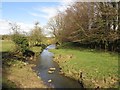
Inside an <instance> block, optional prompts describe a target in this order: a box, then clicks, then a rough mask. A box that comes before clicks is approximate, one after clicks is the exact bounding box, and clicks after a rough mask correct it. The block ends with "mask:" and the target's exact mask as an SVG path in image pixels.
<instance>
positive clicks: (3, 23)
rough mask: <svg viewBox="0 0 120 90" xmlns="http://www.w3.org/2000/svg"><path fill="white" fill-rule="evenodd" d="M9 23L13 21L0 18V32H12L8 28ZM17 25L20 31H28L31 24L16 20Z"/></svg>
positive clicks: (31, 26)
mask: <svg viewBox="0 0 120 90" xmlns="http://www.w3.org/2000/svg"><path fill="white" fill-rule="evenodd" d="M9 23H15V22H13V21H8V20H2V19H1V20H0V34H10V33H12V30H10V25H9ZM16 24H17V25H19V26H20V28H21V31H20V32H29V31H30V30H31V29H32V28H33V25H32V24H27V23H22V22H16Z"/></svg>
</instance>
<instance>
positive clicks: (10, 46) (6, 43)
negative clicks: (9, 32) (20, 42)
mask: <svg viewBox="0 0 120 90" xmlns="http://www.w3.org/2000/svg"><path fill="white" fill-rule="evenodd" d="M0 43H1V45H0V52H1V51H2V52H7V51H12V50H14V48H15V44H14V43H13V42H12V41H10V40H1V41H0Z"/></svg>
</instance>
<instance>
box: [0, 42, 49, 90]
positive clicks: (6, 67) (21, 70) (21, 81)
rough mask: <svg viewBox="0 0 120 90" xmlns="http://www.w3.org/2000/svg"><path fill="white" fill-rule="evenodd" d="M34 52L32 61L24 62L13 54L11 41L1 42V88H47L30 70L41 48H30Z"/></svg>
mask: <svg viewBox="0 0 120 90" xmlns="http://www.w3.org/2000/svg"><path fill="white" fill-rule="evenodd" d="M11 47H12V48H11ZM31 49H32V50H33V51H35V55H36V56H35V58H34V60H29V61H26V60H25V58H24V57H22V56H20V55H18V54H15V52H13V51H14V43H13V42H12V41H2V50H1V53H0V54H2V76H3V77H2V88H48V86H46V85H45V84H44V82H43V81H42V80H41V78H40V77H38V76H37V74H36V72H35V71H34V70H33V69H32V68H33V67H35V62H37V55H39V53H38V52H40V50H41V48H39V47H33V48H31Z"/></svg>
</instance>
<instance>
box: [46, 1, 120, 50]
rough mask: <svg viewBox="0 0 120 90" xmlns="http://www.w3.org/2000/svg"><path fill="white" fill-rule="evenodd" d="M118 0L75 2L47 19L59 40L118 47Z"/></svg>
mask: <svg viewBox="0 0 120 90" xmlns="http://www.w3.org/2000/svg"><path fill="white" fill-rule="evenodd" d="M118 6H119V3H118V2H75V3H74V4H72V5H69V7H68V8H67V9H66V10H65V11H64V12H60V11H59V13H58V14H57V15H56V16H55V17H53V18H51V19H50V20H49V22H48V27H49V29H52V30H53V35H54V37H55V38H56V41H57V42H59V43H64V42H72V43H77V44H78V45H79V46H82V47H86V48H93V49H100V50H101V49H103V50H109V51H120V49H119V47H120V28H119V26H120V23H119V19H120V16H119V12H118V10H119V7H118Z"/></svg>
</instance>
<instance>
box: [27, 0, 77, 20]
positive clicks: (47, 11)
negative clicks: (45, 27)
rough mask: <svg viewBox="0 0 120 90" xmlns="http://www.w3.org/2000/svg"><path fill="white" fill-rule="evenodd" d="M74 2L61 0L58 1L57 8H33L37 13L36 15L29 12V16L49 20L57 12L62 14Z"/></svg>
mask: <svg viewBox="0 0 120 90" xmlns="http://www.w3.org/2000/svg"><path fill="white" fill-rule="evenodd" d="M74 2H75V0H74V1H73V0H61V1H59V5H58V6H52V7H50V6H45V7H35V8H34V10H36V11H38V12H37V13H35V12H31V13H29V14H30V15H32V16H34V17H42V18H45V19H47V20H48V19H50V18H51V17H53V16H55V15H56V14H57V13H58V11H61V12H64V11H65V10H66V8H67V7H68V6H69V5H72V4H73V3H74Z"/></svg>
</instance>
